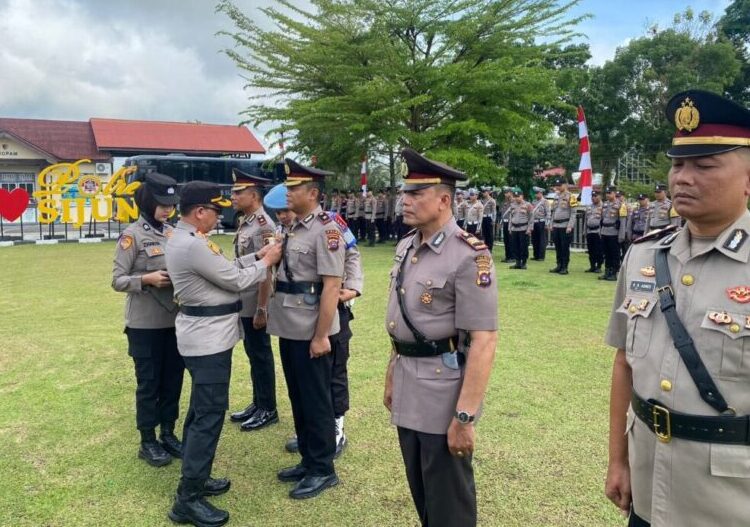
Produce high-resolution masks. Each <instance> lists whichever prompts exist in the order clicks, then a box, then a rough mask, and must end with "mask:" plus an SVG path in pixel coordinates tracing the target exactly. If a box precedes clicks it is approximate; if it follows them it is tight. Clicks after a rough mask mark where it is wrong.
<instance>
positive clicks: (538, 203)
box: [531, 198, 552, 223]
mask: <svg viewBox="0 0 750 527" xmlns="http://www.w3.org/2000/svg"><path fill="white" fill-rule="evenodd" d="M531 204H532V205H533V206H534V221H543V222H544V223H549V221H550V219H551V217H552V216H551V214H550V212H551V211H550V208H549V202H548V201H547V200H546V199H544V198H542V199H539V200H537V199H535V200H534V201H532V202H531Z"/></svg>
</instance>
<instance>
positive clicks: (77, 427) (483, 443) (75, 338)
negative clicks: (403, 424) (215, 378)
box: [0, 236, 624, 527]
mask: <svg viewBox="0 0 750 527" xmlns="http://www.w3.org/2000/svg"><path fill="white" fill-rule="evenodd" d="M216 239H218V240H219V241H220V243H221V244H222V245H223V246H224V247H227V246H228V245H229V237H228V236H217V237H216ZM113 251H114V245H113V244H111V243H102V244H95V245H58V246H37V247H34V246H22V247H9V248H2V249H0V269H2V273H1V274H0V408H1V410H0V473H2V475H3V476H2V478H0V525H2V526H6V525H7V526H11V525H12V526H79V525H80V526H93V525H97V526H98V525H127V526H149V527H150V526H158V525H170V522H169V521H168V520H167V519H166V512H167V510H168V508H169V507H170V505H171V503H172V498H173V494H174V489H175V486H176V483H177V480H178V478H179V468H180V467H179V462H174V463H172V464H171V465H169V466H168V467H164V468H161V469H154V468H151V467H149V466H147V465H146V464H145V463H143V462H142V461H140V460H138V459H137V457H136V452H137V446H138V434H137V430H136V429H135V424H134V395H133V391H134V385H135V380H134V374H133V366H132V360H131V359H130V357H128V355H127V349H126V348H127V346H126V339H125V336H124V335H123V334H122V306H123V302H124V298H125V296H124V295H122V294H119V293H115V292H114V291H112V289H111V288H110V285H109V284H110V278H111V267H112V266H111V263H112V253H113ZM501 251H502V247H497V248H496V249H495V255H496V258H497V259H498V260H499V255H500V254H501ZM392 254H393V247H392V246H388V247H377V248H372V249H371V248H364V249H363V261H364V265H365V275H366V281H365V294H364V296H363V297H362V298H361V299H359V300H358V301H357V304H356V306H355V316H356V320H355V321H354V322H353V331H354V339H353V340H352V357H351V360H350V364H349V369H350V385H351V403H352V404H351V406H352V409H351V410H350V412H349V413H348V414H347V421H346V430H347V435H348V437H349V442H350V443H349V449H348V450H347V451H346V452H345V453H344V455H343V456H342V457H341V458H340V459H339V461H338V462H337V471H338V473H339V476H340V479H341V482H342V483H341V484H340V485H339V486H338V487H336V488H335V489H334V490H332V491H329V492H326V493H324V494H323V495H322V496H320V497H318V498H316V499H313V500H308V501H303V502H295V501H292V500H290V499H289V498H288V497H287V491H288V489H289V488H290V487H289V485H287V484H282V483H279V482H278V481H277V480H276V477H275V474H276V471H277V470H278V469H279V468H281V467H284V466H288V465H292V464H294V463H295V462H296V460H297V458H296V457H295V456H293V455H291V454H288V453H286V452H285V451H284V449H283V444H284V441H285V440H286V438H287V437H289V436H290V435H291V434H292V433H293V432H292V420H291V415H290V409H289V403H288V400H287V397H286V386H285V384H284V381H283V375H282V372H281V367H280V365H279V363H278V361H277V378H278V386H277V392H278V397H279V406H280V407H279V411H280V414H281V421H280V423H279V424H278V425H274V426H272V427H270V428H268V429H266V430H263V431H260V432H253V433H241V432H239V430H238V429H237V428H236V427H235V426H234V425H232V424H231V423H229V422H227V424H226V426H225V428H224V432H223V435H222V438H221V442H220V444H219V450H218V453H217V457H216V462H215V464H214V474H215V475H216V476H227V477H230V478H231V479H232V490H231V491H230V492H229V493H228V494H226V495H224V496H222V497H220V498H212V501H213V502H214V503H215V504H217V505H218V506H220V507H223V508H226V509H228V510H229V511H230V513H231V515H232V520H231V522H230V525H238V526H239V525H242V526H245V525H260V526H293V525H310V526H326V527H327V526H357V527H366V526H391V525H394V526H414V525H417V524H418V522H417V520H416V516H415V514H414V511H413V507H412V504H411V499H410V496H409V491H408V487H407V485H406V480H405V477H404V474H403V467H402V462H401V457H400V452H399V449H398V444H397V439H396V433H395V430H394V429H393V428H392V427H391V426H390V425H389V420H388V415H387V411H386V410H385V408H384V407H383V405H382V402H381V401H382V386H383V371H384V368H385V365H386V362H387V360H388V356H389V353H390V348H389V344H388V340H387V338H386V333H385V330H384V328H383V316H384V311H385V301H386V294H387V285H388V284H387V270H388V267H389V265H390V263H391V262H392ZM551 260H554V253H553V254H549V253H548V259H547V262H530V264H529V270H528V271H510V270H508V269H507V265H506V264H502V263H498V264H497V266H498V270H499V275H498V282H499V288H500V337H499V344H498V354H497V358H496V361H495V368H494V371H493V375H492V379H491V384H490V387H489V390H488V393H487V400H486V403H485V411H484V417H483V419H482V421H481V423H480V424H479V427H478V434H477V435H478V445H477V453H476V456H475V468H476V477H477V486H478V500H479V516H480V525H482V526H507V527H511V526H557V525H559V526H563V525H564V526H570V525H575V526H591V527H602V526H612V525H623V524H624V520H622V519H620V518H619V516H618V514H617V512H616V511H615V509H614V507H613V506H611V505H609V504H608V502H607V501H606V499H605V498H604V494H603V480H604V474H605V466H606V443H607V421H608V411H607V407H608V394H609V377H610V370H611V358H612V350H610V349H608V348H607V347H606V346H605V345H604V344H603V342H602V340H603V334H604V328H605V326H606V323H607V319H608V316H609V310H610V301H611V298H612V290H613V284H612V283H609V282H601V281H598V280H596V279H595V278H594V276H592V275H590V274H584V273H583V269H584V268H586V267H588V265H587V264H588V262H587V260H586V257H585V255H582V254H576V255H574V256H573V261H572V265H571V268H572V274H571V275H569V276H567V277H561V276H558V275H552V274H549V273H548V272H547V270H548V268H549V267H551V266H552V265H553V263H554V262H553V261H551ZM189 392H190V381H189V376H188V375H187V374H186V384H185V388H184V390H183V406H182V410H183V413H184V409H185V408H186V406H187V398H188V396H189ZM249 392H250V390H249V381H248V363H247V359H246V357H245V354H244V351H243V349H242V345H241V344H239V345H238V346H237V347H236V348H235V355H234V373H233V376H232V386H231V392H230V406H231V408H232V409H237V408H239V407H242V406H244V405H245V404H246V402H247V400H248V398H249V397H250V393H249ZM179 425H181V422H180V423H179Z"/></svg>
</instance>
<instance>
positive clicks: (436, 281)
mask: <svg viewBox="0 0 750 527" xmlns="http://www.w3.org/2000/svg"><path fill="white" fill-rule="evenodd" d="M416 282H417V283H418V284H419V285H421V286H422V287H424V288H425V289H442V288H443V287H445V282H447V277H445V276H437V277H435V278H419V279H417V280H416Z"/></svg>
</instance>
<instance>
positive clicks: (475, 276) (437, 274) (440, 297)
mask: <svg viewBox="0 0 750 527" xmlns="http://www.w3.org/2000/svg"><path fill="white" fill-rule="evenodd" d="M464 235H467V233H464V231H462V230H461V229H459V228H458V225H456V221H455V220H454V219H453V218H451V220H450V221H449V222H448V223H447V224H446V225H445V226H444V227H443V229H442V230H441V231H440V232H438V233H436V234H435V235H434V236H433V237H432V238H431V239H430V240H428V241H427V242H426V243H422V238H421V235H420V234H419V233H416V234H414V235H412V236H407V237H406V238H404V239H403V240H402V241H401V242H400V243H399V244H398V246H397V248H396V257H395V258H394V260H395V261H394V264H393V266H392V268H391V273H390V275H391V285H390V294H389V298H388V311H387V315H386V324H385V325H386V330H387V331H388V333H389V335H390V336H391V338H392V339H394V340H397V341H400V342H415V338H414V335H413V334H412V332H411V331H409V328H408V327H407V326H406V323H405V322H404V319H403V317H402V316H401V309H400V308H399V302H398V298H397V296H396V295H398V294H399V293H400V294H402V295H403V298H404V302H405V303H406V307H407V312H408V314H409V319H410V320H411V321H412V323H413V324H414V326H415V327H416V328H417V329H418V330H419V331H421V332H422V333H423V334H424V335H425V336H426V337H427V338H428V339H432V340H438V339H445V338H448V337H452V336H455V335H459V349H460V350H461V351H464V352H465V351H467V348H466V346H465V345H464V338H463V336H465V334H466V332H469V331H495V330H497V324H498V322H497V284H496V282H495V266H494V264H493V263H492V255H491V254H490V253H489V251H488V250H487V248H486V246H485V245H484V244H482V243H481V242H480V241H479V240H477V239H476V238H474V237H470V238H469V239H470V240H473V241H472V243H474V247H472V245H470V244H469V243H467V241H465V239H464V238H463V236H464ZM408 248H411V249H410V250H409V251H408V254H407V249H408ZM405 258H406V263H405V264H404V270H403V272H404V276H403V281H402V282H403V286H402V287H403V289H402V290H401V292H399V291H398V290H397V288H396V276H397V274H398V271H399V268H400V266H401V262H402V261H403V260H404V259H405ZM463 374H464V371H463V369H462V368H460V369H452V368H450V367H448V366H445V365H444V364H443V360H442V357H441V356H436V357H404V356H401V355H397V356H396V364H395V367H394V370H393V404H392V407H391V408H392V411H391V421H392V422H393V424H394V425H396V426H400V427H404V428H409V429H412V430H417V431H419V432H425V433H429V434H445V433H446V432H447V430H448V425H449V424H450V422H451V419H452V418H453V415H454V412H455V410H456V402H457V401H458V396H459V393H460V391H461V385H462V383H463Z"/></svg>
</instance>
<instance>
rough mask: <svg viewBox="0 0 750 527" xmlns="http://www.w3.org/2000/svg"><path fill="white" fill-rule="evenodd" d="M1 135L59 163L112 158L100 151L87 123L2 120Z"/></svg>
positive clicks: (0, 119) (0, 122)
mask: <svg viewBox="0 0 750 527" xmlns="http://www.w3.org/2000/svg"><path fill="white" fill-rule="evenodd" d="M0 132H7V133H9V134H10V135H12V136H14V137H17V138H18V139H20V140H22V141H25V142H26V143H28V144H29V145H30V146H32V147H34V148H36V149H38V150H41V151H43V152H46V153H47V154H49V155H50V156H52V157H55V158H57V159H58V160H59V161H77V160H79V159H91V160H92V161H109V160H110V158H111V156H110V154H109V153H108V152H99V151H98V150H97V148H96V143H95V142H94V134H93V133H92V132H91V126H89V123H87V122H79V121H48V120H44V119H7V118H0Z"/></svg>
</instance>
